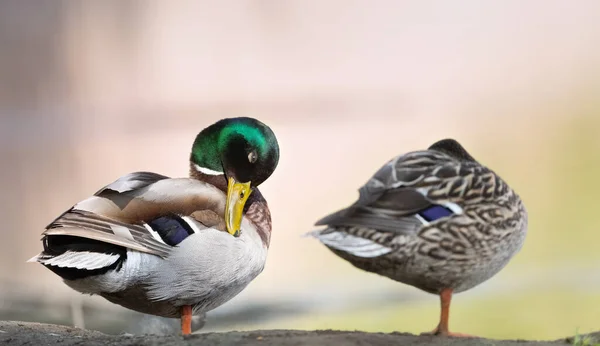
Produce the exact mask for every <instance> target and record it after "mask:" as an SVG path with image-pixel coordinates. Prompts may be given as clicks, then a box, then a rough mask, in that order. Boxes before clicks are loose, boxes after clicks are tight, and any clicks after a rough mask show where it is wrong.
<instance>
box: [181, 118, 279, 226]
mask: <svg viewBox="0 0 600 346" xmlns="http://www.w3.org/2000/svg"><path fill="white" fill-rule="evenodd" d="M190 161H191V162H192V163H193V164H194V166H195V168H196V169H197V170H198V171H199V172H201V173H203V174H207V175H220V174H224V175H225V179H226V180H227V205H226V211H225V221H226V224H227V228H228V231H229V232H230V233H231V234H233V235H236V234H239V226H240V223H241V217H242V214H243V209H244V205H245V203H246V201H247V200H248V197H249V196H250V194H251V193H252V190H253V189H254V188H255V187H256V186H258V185H260V184H261V183H262V182H264V181H265V180H267V178H269V176H271V174H272V173H273V171H275V167H277V163H278V161H279V144H278V143H277V138H276V137H275V134H274V133H273V131H271V129H270V128H269V127H268V126H267V125H265V124H263V123H262V122H260V121H258V120H256V119H253V118H230V119H223V120H220V121H218V122H216V123H214V124H213V125H211V126H209V127H207V128H205V129H204V130H202V132H200V133H199V134H198V136H196V140H195V141H194V145H193V147H192V154H191V156H190Z"/></svg>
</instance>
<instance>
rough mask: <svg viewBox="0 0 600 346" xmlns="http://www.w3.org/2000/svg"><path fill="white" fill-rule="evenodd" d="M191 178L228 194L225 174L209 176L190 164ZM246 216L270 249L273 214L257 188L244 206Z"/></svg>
mask: <svg viewBox="0 0 600 346" xmlns="http://www.w3.org/2000/svg"><path fill="white" fill-rule="evenodd" d="M190 178H192V179H197V180H200V181H203V182H205V183H208V184H211V185H213V186H215V187H216V188H218V189H219V190H221V191H223V192H224V193H227V179H226V178H225V174H209V173H208V172H207V173H204V172H202V171H201V170H199V169H198V167H197V165H196V164H194V163H192V162H190ZM244 213H245V216H246V217H247V218H248V219H250V221H252V223H254V225H255V226H256V231H257V232H258V235H259V236H260V239H262V242H263V245H264V246H265V247H266V248H268V247H269V243H270V241H271V212H270V211H269V207H268V206H267V201H266V200H265V198H264V197H263V195H262V193H260V191H259V190H258V189H257V188H255V189H254V190H253V191H252V194H251V195H250V197H248V200H247V201H246V205H245V206H244Z"/></svg>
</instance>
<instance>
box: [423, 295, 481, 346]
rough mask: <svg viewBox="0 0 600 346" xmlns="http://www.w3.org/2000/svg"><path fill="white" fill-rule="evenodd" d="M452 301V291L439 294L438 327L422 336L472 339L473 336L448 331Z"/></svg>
mask: <svg viewBox="0 0 600 346" xmlns="http://www.w3.org/2000/svg"><path fill="white" fill-rule="evenodd" d="M451 300H452V289H451V288H444V289H443V290H442V291H441V292H440V302H441V305H442V306H441V307H442V309H441V310H442V312H441V314H440V323H438V326H437V327H436V328H435V329H434V330H432V331H431V332H429V333H423V335H427V334H429V335H442V336H454V337H463V338H474V337H475V336H472V335H468V334H461V333H452V332H450V331H449V330H448V320H449V319H450V301H451Z"/></svg>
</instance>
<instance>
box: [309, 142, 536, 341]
mask: <svg viewBox="0 0 600 346" xmlns="http://www.w3.org/2000/svg"><path fill="white" fill-rule="evenodd" d="M359 192H360V197H359V199H358V201H357V202H356V203H354V204H353V205H351V206H350V207H348V208H346V209H343V210H341V211H338V212H336V213H334V214H331V215H329V216H327V217H325V218H323V219H322V220H320V221H318V222H317V225H326V226H327V227H326V228H325V229H324V230H321V231H316V232H313V233H311V234H312V235H313V236H315V237H316V238H317V239H319V240H320V241H321V242H322V243H323V244H325V245H326V246H327V247H328V248H329V249H331V250H332V251H333V252H334V253H335V254H337V255H338V256H340V257H342V258H343V259H345V260H347V261H349V262H350V263H352V264H353V265H354V266H356V267H358V268H360V269H363V270H366V271H370V272H373V273H377V274H380V275H383V276H387V277H389V278H391V279H393V280H396V281H400V282H402V283H405V284H408V285H412V286H415V287H417V288H419V289H421V290H424V291H426V292H429V293H433V294H439V295H440V299H441V317H440V322H439V324H438V326H437V327H436V328H435V329H434V330H433V332H432V334H436V335H449V336H461V335H462V336H466V335H464V334H457V333H451V332H450V331H449V330H448V315H449V309H450V300H451V298H452V293H457V292H462V291H466V290H468V289H470V288H472V287H475V286H476V285H478V284H480V283H482V282H484V281H485V280H487V279H489V278H491V277H492V276H493V275H494V274H496V273H497V272H498V271H500V269H502V268H503V267H504V266H505V265H506V264H507V263H508V261H509V260H510V258H511V257H513V255H514V254H515V253H517V251H519V249H520V248H521V246H522V245H523V241H524V240H525V235H526V233H527V212H526V211H525V207H524V206H523V202H521V199H520V198H519V196H518V195H517V194H516V193H515V192H514V191H513V190H512V189H511V188H510V187H509V186H508V185H507V184H506V183H505V182H504V181H503V180H502V179H501V178H500V177H499V176H498V175H496V174H495V173H494V172H493V171H491V170H490V169H488V168H486V167H484V166H482V165H481V164H479V163H478V162H477V161H475V159H474V158H473V157H472V156H471V155H469V153H467V151H466V150H465V149H464V148H463V147H462V146H461V145H460V144H459V143H458V142H457V141H455V140H452V139H445V140H441V141H439V142H437V143H435V144H433V145H432V146H431V147H429V149H427V150H422V151H415V152H410V153H408V154H405V155H401V156H398V157H396V158H394V159H393V160H391V161H390V162H388V163H387V164H386V165H385V166H383V167H382V168H381V169H380V170H379V171H378V172H377V173H375V175H374V176H373V177H372V178H371V179H370V180H369V181H368V182H367V183H366V184H365V185H364V186H363V187H361V188H360V190H359Z"/></svg>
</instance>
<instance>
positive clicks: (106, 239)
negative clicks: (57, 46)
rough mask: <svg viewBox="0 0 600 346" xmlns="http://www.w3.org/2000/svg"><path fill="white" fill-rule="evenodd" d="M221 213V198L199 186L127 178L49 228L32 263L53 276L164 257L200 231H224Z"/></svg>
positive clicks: (144, 175)
mask: <svg viewBox="0 0 600 346" xmlns="http://www.w3.org/2000/svg"><path fill="white" fill-rule="evenodd" d="M224 208H225V194H224V193H223V192H222V191H220V190H218V189H217V188H215V187H214V186H212V185H209V184H206V183H203V182H201V181H199V180H195V179H188V178H176V179H171V178H168V177H166V176H163V175H159V174H155V173H148V172H137V173H131V174H128V175H126V176H124V177H121V178H119V179H118V180H117V181H115V182H114V183H112V184H109V185H107V186H105V187H104V188H102V189H100V190H99V191H98V192H97V193H96V194H95V195H94V196H92V197H90V198H88V199H86V200H84V201H82V202H80V203H77V204H76V205H75V206H73V207H72V208H71V209H69V210H67V211H66V212H65V213H63V214H62V215H60V216H59V217H58V218H57V219H55V220H54V221H53V222H52V223H50V225H48V226H47V228H46V230H45V231H44V232H43V236H44V238H43V242H44V251H43V252H42V253H41V254H39V255H38V256H36V257H34V258H32V260H33V261H37V262H40V263H42V264H44V265H46V266H47V267H49V268H50V269H53V270H55V272H56V270H58V269H57V268H69V269H80V270H81V269H83V270H87V271H98V270H100V269H105V268H107V267H110V266H115V265H117V264H118V263H120V262H122V261H123V260H124V257H125V254H126V252H127V249H131V250H135V251H139V252H143V253H147V254H151V255H156V256H160V257H166V256H168V255H169V253H170V252H171V250H172V249H173V247H174V246H176V245H177V244H178V243H180V242H181V241H182V240H183V239H185V238H186V237H187V236H189V235H191V234H193V233H196V232H200V231H201V229H202V228H216V229H219V230H223V231H224V230H225V226H224V220H223V217H222V215H223V214H224ZM71 271H72V270H70V272H71ZM57 273H58V272H57ZM86 274H89V272H86ZM59 275H60V273H59ZM61 276H63V275H61ZM63 277H65V276H63Z"/></svg>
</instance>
